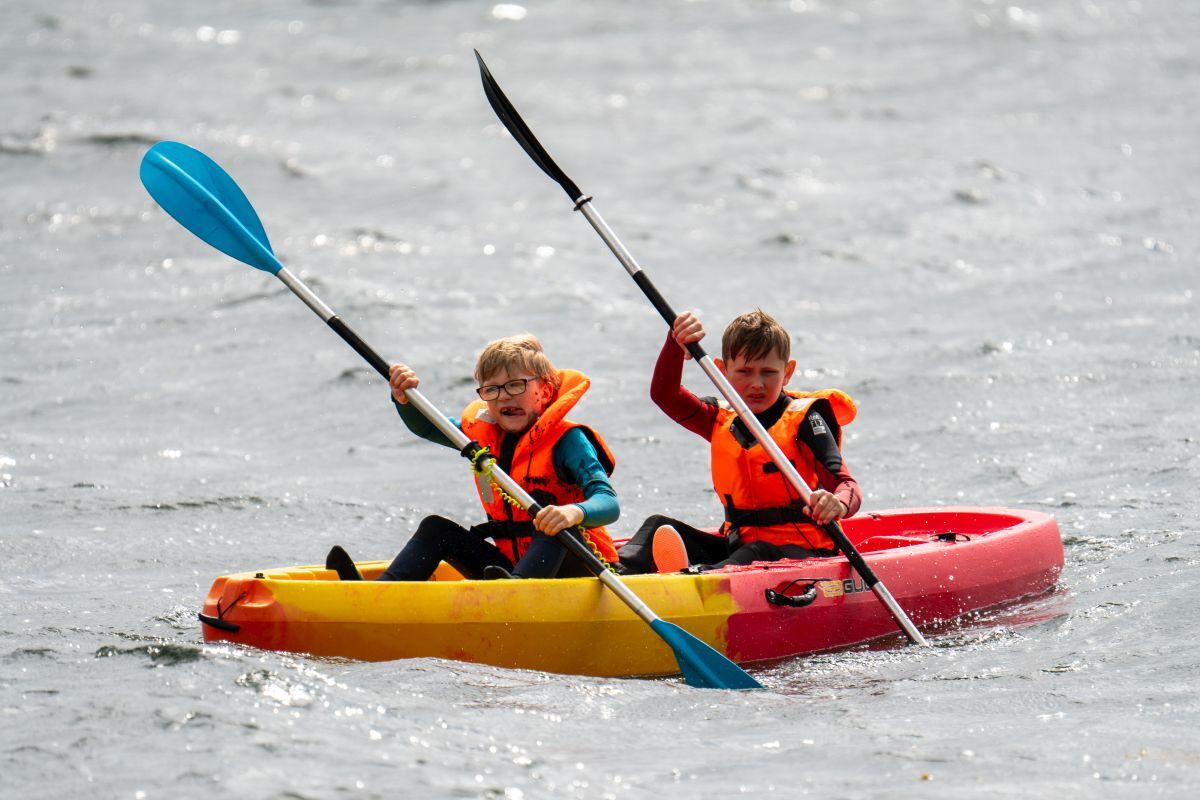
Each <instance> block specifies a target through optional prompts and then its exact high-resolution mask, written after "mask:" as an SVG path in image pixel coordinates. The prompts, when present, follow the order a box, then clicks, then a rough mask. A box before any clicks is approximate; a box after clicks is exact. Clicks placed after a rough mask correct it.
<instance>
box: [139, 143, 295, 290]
mask: <svg viewBox="0 0 1200 800" xmlns="http://www.w3.org/2000/svg"><path fill="white" fill-rule="evenodd" d="M139 175H140V177H141V179H142V185H143V186H145V187H146V191H148V192H149V193H150V196H151V197H153V198H154V200H155V202H157V203H158V204H159V205H160V206H162V208H163V211H166V212H167V213H168V214H170V215H171V216H172V217H174V218H175V220H176V222H178V223H179V224H180V225H182V226H183V227H185V228H187V229H188V230H189V231H191V232H192V233H194V234H196V235H197V236H199V237H200V238H201V239H203V240H204V241H206V242H208V243H209V244H210V245H212V246H213V247H215V248H217V249H218V250H220V251H221V252H222V253H225V254H226V255H228V256H232V257H233V258H236V259H237V260H238V261H241V262H242V263H243V264H249V265H250V266H252V267H254V268H255V269H261V270H262V271H263V272H269V273H271V274H272V275H275V274H277V273H278V272H279V270H281V269H283V264H281V263H280V262H279V259H278V258H276V257H275V253H274V252H272V250H271V243H270V242H269V241H267V232H266V231H265V230H263V226H262V222H260V221H259V219H258V214H257V213H255V211H254V206H252V205H250V201H249V200H247V199H246V195H245V193H243V192H242V190H241V187H239V186H238V185H237V183H235V182H234V180H233V178H231V177H229V173H227V172H226V171H225V170H223V169H221V167H220V166H219V165H218V164H217V162H215V161H213V160H212V159H211V158H209V157H208V156H206V155H204V153H201V152H200V151H199V150H196V149H195V148H192V147H188V146H187V145H186V144H180V143H179V142H159V143H158V144H156V145H154V146H153V147H151V148H150V150H149V151H147V153H146V155H145V156H144V157H143V158H142V167H141V170H140V172H139Z"/></svg>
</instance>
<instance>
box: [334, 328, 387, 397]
mask: <svg viewBox="0 0 1200 800" xmlns="http://www.w3.org/2000/svg"><path fill="white" fill-rule="evenodd" d="M326 324H327V325H329V327H331V328H333V330H334V331H336V332H337V335H338V336H340V337H342V339H343V340H344V341H345V342H346V344H348V345H350V346H351V347H353V348H354V352H356V353H358V354H359V355H360V356H362V357H363V358H365V359H366V360H367V363H368V364H370V365H371V366H372V367H374V368H375V371H376V372H378V373H379V374H380V375H382V376H383V379H384V380H385V381H386V380H390V379H391V366H390V365H389V364H388V362H386V361H384V360H383V357H382V356H380V355H379V353H376V352H375V351H374V350H372V349H371V346H370V345H369V344H367V343H366V342H364V341H363V340H362V339H360V338H359V337H358V334H357V333H355V332H354V331H352V330H351V329H350V326H349V325H347V324H346V323H344V322H342V318H341V317H339V316H337V315H336V314H335V315H334V316H332V317H330V318H329V319H328V320H326Z"/></svg>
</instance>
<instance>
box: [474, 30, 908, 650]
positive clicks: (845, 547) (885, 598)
mask: <svg viewBox="0 0 1200 800" xmlns="http://www.w3.org/2000/svg"><path fill="white" fill-rule="evenodd" d="M475 58H476V59H477V60H478V61H479V73H480V76H481V77H482V78H483V91H484V93H485V94H486V95H487V99H488V102H489V103H490V104H491V106H492V110H494V111H495V112H496V116H498V117H499V118H500V121H501V122H502V123H504V127H505V128H507V129H508V132H509V133H511V134H512V136H513V138H514V139H516V140H517V143H518V144H520V145H521V147H522V148H523V149H524V150H525V152H526V153H528V154H529V157H530V158H532V159H533V161H534V163H535V164H537V165H538V166H539V167H541V168H542V171H543V172H545V173H546V174H547V175H549V176H550V177H551V178H553V179H554V181H555V182H556V183H557V184H558V185H559V186H561V187H562V188H563V191H564V192H566V193H567V197H569V198H571V202H572V203H574V204H575V210H576V211H579V212H581V213H582V214H583V216H584V217H585V218H586V219H587V221H588V222H589V223H591V226H592V227H593V228H595V229H596V233H598V234H600V238H601V239H603V240H604V243H605V244H606V245H608V249H609V250H611V251H612V253H613V255H615V256H616V257H617V260H618V261H620V262H621V266H623V267H625V271H626V272H628V273H629V276H630V277H631V278H633V282H634V283H636V284H637V285H638V287H639V288H641V290H642V292H643V293H644V294H645V295H646V297H647V298H648V299H649V300H650V302H651V303H652V304H653V305H654V307H655V308H656V309H658V313H659V314H660V315H661V316H662V318H663V319H664V320H666V322H667V325H668V326H671V325H673V324H674V323H675V317H676V316H677V315H676V314H675V312H674V311H673V310H672V309H671V306H670V305H669V304H668V303H667V301H666V300H665V299H664V298H663V296H662V295H661V294H659V291H658V288H657V287H655V285H654V284H653V283H651V282H650V279H649V278H648V277H646V273H645V272H643V271H642V268H641V267H640V266H638V264H637V262H636V261H634V260H633V256H632V255H631V254H630V253H629V251H628V250H627V249H626V248H625V245H623V244H621V241H620V240H619V239H618V238H617V236H616V234H614V233H613V232H612V229H611V228H609V227H608V224H607V223H606V222H605V221H604V219H603V218H602V217H601V216H600V213H599V212H598V211H596V209H595V207H594V206H593V205H592V198H591V197H590V196H588V195H585V194H584V193H583V192H581V191H580V190H579V187H578V186H576V185H575V182H574V181H573V180H571V179H570V178H569V177H567V174H566V173H565V172H563V171H562V169H561V168H560V167H559V166H558V165H557V164H555V163H554V159H552V158H550V154H549V153H547V152H546V149H545V148H544V147H542V145H541V143H540V142H538V140H537V139H536V138H535V137H534V135H533V132H532V131H531V130H529V126H528V125H526V124H525V120H523V119H521V115H520V114H518V113H517V109H516V108H514V107H513V104H512V103H511V102H509V99H508V98H507V97H505V96H504V92H502V91H501V90H500V85H499V84H497V83H496V79H495V78H493V77H492V73H491V71H490V70H488V68H487V64H485V63H484V62H483V56H481V55H479V51H478V50H476V51H475ZM687 350H688V352H689V353H691V355H692V358H694V359H695V360H696V363H697V364H699V365H700V368H701V369H703V370H704V374H705V375H707V376H708V378H709V380H711V381H712V382H713V384H715V385H716V387H717V389H718V390H719V391H720V392H721V395H722V396H723V397H724V398H725V399H726V401H728V402H729V405H730V406H732V407H733V409H734V411H736V412H737V415H738V416H739V417H740V418H741V420H742V422H743V423H744V424H745V425H746V427H747V428H749V429H750V431H751V433H753V434H754V438H755V439H757V440H758V443H759V444H760V445H762V447H763V449H764V450H765V451H766V453H767V455H769V456H770V457H771V460H772V461H773V462H775V465H776V466H777V467H779V470H780V472H781V473H782V474H783V475H784V476H785V477H786V478H787V480H788V483H790V484H791V485H792V486H793V487H794V488H795V490H796V491H797V492H799V494H800V497H801V498H803V499H804V501H805V502H806V503H807V502H808V498H809V495H810V494H812V490H810V489H809V488H808V484H807V483H805V482H804V479H803V478H801V477H800V473H798V472H797V471H796V468H795V467H794V466H793V465H792V463H791V462H790V461H788V459H787V456H785V455H784V454H783V451H782V450H780V449H779V445H778V444H776V442H775V440H774V439H772V438H771V436H770V435H769V434H768V433H767V431H766V429H765V428H763V426H762V423H760V422H759V421H758V418H757V417H755V416H754V414H753V413H752V412H751V411H750V408H749V406H747V405H746V403H745V401H744V400H742V398H741V397H740V396H739V395H738V393H737V392H736V391H734V389H733V387H732V386H731V385H730V383H729V381H728V380H727V379H726V378H725V376H724V375H723V374H721V371H720V370H719V369H717V365H716V364H714V363H713V360H712V359H711V358H709V357H708V355H707V354H706V353H705V352H704V348H703V347H701V346H700V343H699V342H692V343H691V344H689V345H688V346H687ZM821 528H823V529H824V530H825V532H826V533H828V534H829V535H830V537H831V538H832V539H833V541H834V542H835V543H836V544H837V546H838V549H840V550H841V551H842V553H844V554H845V556H846V558H847V560H849V562H850V564H851V565H852V566H853V567H854V569H855V571H857V572H858V574H859V575H861V576H862V579H863V581H864V582H866V584H867V585H868V586H870V587H871V591H873V592H874V593H875V596H876V597H878V598H879V600H880V602H882V603H883V605H884V607H886V608H887V610H888V613H890V614H891V615H892V618H893V619H895V620H896V624H897V625H899V626H900V629H901V630H903V631H904V633H905V635H906V636H908V638H909V639H910V640H911V641H913V642H915V643H916V644H920V645H925V644H928V642H926V641H925V637H924V636H922V635H921V632H920V631H919V630H917V626H916V625H914V624H913V622H912V620H910V619H909V618H908V615H907V614H905V613H904V609H902V608H900V604H899V603H897V602H896V598H894V597H893V596H892V593H891V592H889V591H888V589H887V587H886V586H884V585H883V582H882V581H880V580H879V578H878V576H876V575H875V572H874V570H872V569H871V567H870V566H869V565H868V564H867V562H866V560H864V559H863V557H862V554H861V553H859V552H858V549H857V548H855V547H854V545H853V543H851V541H850V540H849V539H848V538H847V537H846V534H845V532H844V531H843V530H842V526H841V525H840V524H838V522H837V521H836V520H835V521H833V522H830V523H827V524H825V525H822V526H821Z"/></svg>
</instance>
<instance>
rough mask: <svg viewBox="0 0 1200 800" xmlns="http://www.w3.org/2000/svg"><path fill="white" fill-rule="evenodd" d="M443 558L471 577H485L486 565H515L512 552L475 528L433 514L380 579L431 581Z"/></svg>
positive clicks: (465, 575)
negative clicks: (501, 549) (500, 547)
mask: <svg viewBox="0 0 1200 800" xmlns="http://www.w3.org/2000/svg"><path fill="white" fill-rule="evenodd" d="M484 527H485V526H484ZM485 529H486V528H485ZM442 561H445V562H447V563H448V564H450V566H452V567H454V568H455V569H456V570H458V571H459V572H461V573H462V574H463V577H464V578H469V579H471V580H478V579H480V578H482V577H483V570H484V568H485V567H489V566H492V565H496V566H498V567H504V569H512V567H513V565H512V562H511V561H509V559H508V556H506V555H504V553H502V552H500V550H499V548H497V547H496V546H495V545H494V544H492V543H491V542H488V541H485V539H484V538H483V536H482V535H480V533H477V532H476V531H475V529H471V530H467V529H466V528H464V527H463V526H461V525H459V524H458V523H457V522H454V521H452V520H448V519H446V518H445V517H439V516H431V517H426V518H425V519H423V520H421V524H420V525H418V526H417V530H416V533H414V534H413V536H412V538H411V539H409V540H408V544H406V545H404V549H403V550H401V551H400V554H399V555H397V556H396V557H395V558H394V559H393V560H392V564H391V566H389V567H388V568H387V569H386V570H384V572H383V574H382V575H380V576H379V578H378V579H379V580H381V581H427V580H429V576H431V575H433V573H434V570H436V569H437V566H438V564H439V563H440V562H442Z"/></svg>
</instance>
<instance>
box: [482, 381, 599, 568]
mask: <svg viewBox="0 0 1200 800" xmlns="http://www.w3.org/2000/svg"><path fill="white" fill-rule="evenodd" d="M558 377H559V381H560V383H559V389H558V397H556V398H555V399H554V402H552V403H551V404H550V405H549V406H547V407H546V410H545V411H543V412H542V413H541V416H539V417H538V419H537V422H535V423H534V424H533V425H532V426H531V427H530V428H529V430H527V431H525V433H523V434H521V438H520V439H519V440H518V441H517V447H516V452H514V453H513V458H512V465H511V466H510V467H509V468H508V469H507V470H505V471H506V472H508V474H509V476H510V477H511V478H512V479H513V480H515V481H516V482H517V483H519V484H520V485H521V488H523V489H524V490H525V491H527V492H528V493H529V494H530V495H531V496H532V497H533V498H534V499H535V500H537V501H538V503H539V504H541V505H542V506H551V505H553V506H561V505H568V504H570V503H578V502H581V501H582V500H583V499H584V495H583V488H582V487H580V486H579V485H578V484H575V483H568V482H567V481H565V480H564V479H563V478H562V477H560V476H559V475H558V473H557V471H556V470H555V469H554V445H555V444H556V443H557V442H558V440H559V439H561V438H562V436H563V434H564V433H566V432H567V431H569V430H571V429H572V428H579V429H581V430H582V431H583V432H584V434H585V435H586V436H587V437H588V439H589V440H590V441H591V443H592V445H593V446H594V447H595V448H596V454H597V455H598V456H599V457H600V464H601V466H603V467H604V472H605V473H606V474H608V475H611V474H612V471H613V466H614V465H615V463H616V460H615V459H614V458H613V454H612V452H611V451H610V450H609V449H608V445H607V444H605V443H604V440H603V439H601V438H600V435H599V434H597V433H596V432H595V431H593V430H592V429H591V428H589V427H588V426H586V425H581V424H579V423H578V422H572V421H571V420H569V419H567V418H566V416H567V412H568V411H570V410H571V408H572V407H573V406H574V405H575V404H576V403H578V402H579V399H580V398H581V397H583V394H584V392H586V391H587V390H588V387H589V386H591V383H592V382H591V381H590V380H589V379H588V377H587V376H586V375H584V374H583V373H582V372H576V371H575V370H570V369H561V370H558ZM461 419H462V422H461V423H460V424H461V426H462V430H463V433H465V434H466V435H467V436H469V437H470V438H472V439H474V440H475V441H477V442H479V444H481V445H483V446H485V447H487V448H488V450H490V451H491V454H492V456H493V457H496V458H498V457H499V455H500V441H501V439H503V436H504V431H503V430H502V429H501V428H500V426H499V425H497V424H496V422H495V420H493V419H492V417H491V415H490V414H489V413H488V408H487V403H485V402H483V401H482V400H476V401H475V402H473V403H471V404H470V405H469V406H467V407H466V409H465V410H464V411H463V413H462V418H461ZM476 488H477V489H478V490H479V501H480V502H481V503H483V510H484V511H485V512H487V516H488V519H489V520H491V521H492V522H494V523H498V524H497V525H495V526H493V527H494V529H495V530H497V534H496V535H495V536H494V537H493V541H495V543H496V546H497V547H498V548H500V551H501V552H503V553H504V554H505V555H506V556H508V557H509V558H510V559H511V560H512V562H513V563H514V564H515V563H517V561H518V560H519V559H520V558H521V556H523V555H524V554H525V551H526V550H528V549H529V542H530V539H531V537H532V536H533V533H534V528H533V524H532V522H531V518H530V516H529V514H527V513H526V512H525V510H524V509H522V508H518V507H516V506H513V505H511V504H510V503H508V502H507V501H506V500H505V499H504V497H503V496H502V495H501V494H500V491H499V489H498V488H497V487H494V486H490V485H488V483H487V480H486V478H482V479H481V481H476ZM522 523H523V524H522ZM586 533H587V538H588V539H589V540H590V541H591V542H592V544H593V545H595V548H596V549H597V550H599V552H600V557H601V558H602V559H604V560H605V561H608V562H610V563H614V562H616V560H617V551H616V548H615V547H613V542H612V537H611V536H610V535H609V533H608V531H607V530H606V529H605V528H603V527H599V528H588V529H587V531H586Z"/></svg>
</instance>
